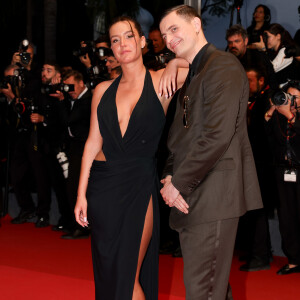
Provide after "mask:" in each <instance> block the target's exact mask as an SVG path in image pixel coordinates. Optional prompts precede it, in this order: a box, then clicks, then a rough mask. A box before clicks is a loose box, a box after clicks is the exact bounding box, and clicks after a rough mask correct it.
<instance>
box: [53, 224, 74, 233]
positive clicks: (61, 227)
mask: <svg viewBox="0 0 300 300" xmlns="http://www.w3.org/2000/svg"><path fill="white" fill-rule="evenodd" d="M52 230H53V231H62V232H65V233H70V232H71V230H70V229H69V228H68V226H66V225H64V224H61V223H58V224H57V225H54V226H52Z"/></svg>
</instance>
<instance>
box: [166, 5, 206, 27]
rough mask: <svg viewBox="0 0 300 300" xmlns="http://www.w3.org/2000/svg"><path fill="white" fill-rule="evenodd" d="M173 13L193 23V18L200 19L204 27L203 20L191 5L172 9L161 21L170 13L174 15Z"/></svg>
mask: <svg viewBox="0 0 300 300" xmlns="http://www.w3.org/2000/svg"><path fill="white" fill-rule="evenodd" d="M173 11H175V12H176V14H177V15H178V16H181V17H183V18H184V19H186V20H187V21H191V20H192V19H193V18H199V19H200V21H201V25H202V19H201V17H200V16H199V14H198V12H197V11H196V9H195V8H194V7H192V6H189V5H185V4H183V5H178V6H175V7H172V8H170V9H167V10H166V11H165V12H164V13H163V14H162V16H161V20H162V19H163V18H165V17H166V16H167V15H169V14H170V13H172V12H173Z"/></svg>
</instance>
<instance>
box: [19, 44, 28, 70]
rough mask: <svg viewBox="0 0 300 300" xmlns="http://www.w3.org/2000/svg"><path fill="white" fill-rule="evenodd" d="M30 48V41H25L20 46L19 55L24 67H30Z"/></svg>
mask: <svg viewBox="0 0 300 300" xmlns="http://www.w3.org/2000/svg"><path fill="white" fill-rule="evenodd" d="M28 46H29V41H28V40H26V39H25V40H23V41H22V42H21V43H20V46H19V55H20V59H21V64H22V65H24V66H28V65H29V63H30V60H31V56H30V53H28V52H26V51H27V49H28Z"/></svg>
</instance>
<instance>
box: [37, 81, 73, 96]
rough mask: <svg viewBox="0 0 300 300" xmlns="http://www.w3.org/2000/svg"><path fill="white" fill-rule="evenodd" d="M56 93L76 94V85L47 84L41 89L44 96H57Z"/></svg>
mask: <svg viewBox="0 0 300 300" xmlns="http://www.w3.org/2000/svg"><path fill="white" fill-rule="evenodd" d="M56 91H60V92H63V93H67V92H74V84H65V83H59V84H45V85H43V86H42V88H41V92H42V94H47V95H49V94H56Z"/></svg>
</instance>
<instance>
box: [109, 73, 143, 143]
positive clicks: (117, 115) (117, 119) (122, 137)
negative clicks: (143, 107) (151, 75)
mask: <svg viewBox="0 0 300 300" xmlns="http://www.w3.org/2000/svg"><path fill="white" fill-rule="evenodd" d="M147 72H148V70H147V69H146V72H145V78H144V85H143V89H142V92H141V95H140V97H139V99H138V101H137V102H136V103H135V105H134V108H133V110H132V112H131V114H130V117H129V120H128V123H127V127H126V130H125V131H124V134H123V135H122V131H121V127H120V122H119V114H118V106H117V92H118V87H119V84H120V81H121V76H122V75H120V79H119V82H118V84H117V89H116V94H115V101H114V103H115V113H116V121H117V126H118V128H119V133H120V136H121V140H124V138H125V136H126V134H127V131H128V128H129V125H130V123H131V122H130V121H131V118H132V115H133V114H134V112H135V110H136V107H137V105H138V104H139V102H140V100H141V98H142V97H143V94H144V90H145V83H146V77H147Z"/></svg>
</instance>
